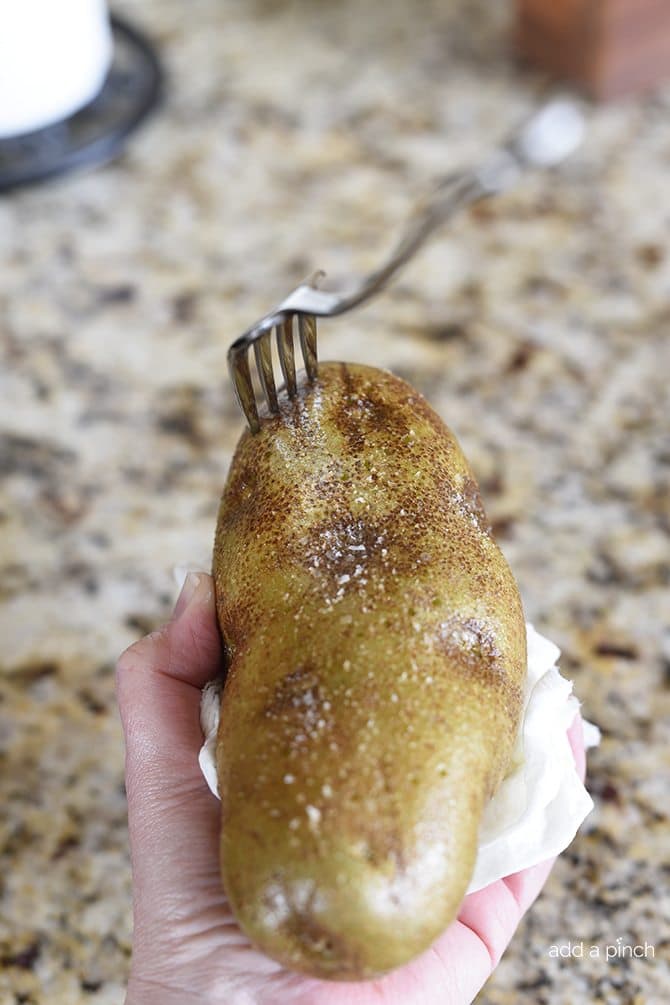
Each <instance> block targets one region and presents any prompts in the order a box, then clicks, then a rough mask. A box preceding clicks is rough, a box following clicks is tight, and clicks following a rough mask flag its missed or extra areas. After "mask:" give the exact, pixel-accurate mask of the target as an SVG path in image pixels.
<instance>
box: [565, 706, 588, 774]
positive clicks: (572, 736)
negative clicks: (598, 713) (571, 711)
mask: <svg viewBox="0 0 670 1005" xmlns="http://www.w3.org/2000/svg"><path fill="white" fill-rule="evenodd" d="M568 740H569V741H570V746H571V747H572V753H573V755H574V758H575V767H576V768H577V774H578V775H579V777H580V778H581V780H582V781H584V778H585V777H586V751H585V749H584V729H583V727H582V716H581V713H580V712H579V711H577V712H576V713H575V717H574V719H573V720H572V725H571V726H570V729H569V730H568Z"/></svg>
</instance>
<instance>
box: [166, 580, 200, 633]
mask: <svg viewBox="0 0 670 1005" xmlns="http://www.w3.org/2000/svg"><path fill="white" fill-rule="evenodd" d="M199 586H200V575H199V574H198V573H197V572H189V573H188V575H187V576H186V579H185V580H184V585H183V586H182V588H181V593H180V594H179V599H178V600H177V603H176V604H175V609H174V614H173V615H172V617H173V618H174V620H175V621H176V620H177V618H180V617H181V616H182V614H183V613H184V611H185V610H186V608H187V607H188V606H189V604H190V603H191V601H192V600H193V597H194V596H195V594H196V592H197V590H198V587H199Z"/></svg>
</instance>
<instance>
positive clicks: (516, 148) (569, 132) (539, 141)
mask: <svg viewBox="0 0 670 1005" xmlns="http://www.w3.org/2000/svg"><path fill="white" fill-rule="evenodd" d="M584 129H585V126H584V118H583V116H582V113H581V111H580V108H579V106H578V104H577V103H576V102H575V101H574V100H572V99H570V98H554V99H553V100H552V101H549V102H548V103H547V104H545V105H543V106H542V107H540V108H539V109H538V110H537V111H536V112H535V113H534V114H533V115H532V116H531V117H530V118H529V119H527V120H526V121H525V122H524V123H522V124H521V125H520V126H519V127H517V129H516V130H515V131H514V132H513V133H511V134H510V135H509V136H508V138H507V139H506V140H505V141H504V142H503V143H501V144H500V146H499V147H498V148H497V149H496V150H495V151H494V152H493V153H492V154H490V155H489V156H488V157H487V158H486V159H485V160H484V161H482V163H481V164H479V165H478V166H475V167H471V168H466V169H464V170H461V171H457V172H454V173H452V174H449V175H447V176H445V177H444V178H442V179H441V180H440V181H438V183H437V184H436V185H435V187H434V189H433V190H432V192H430V194H429V195H428V196H427V197H426V198H424V199H423V200H422V201H421V202H420V203H419V204H418V205H417V206H416V208H415V210H414V212H413V213H412V214H411V215H410V218H409V220H408V223H407V226H406V228H405V231H404V233H403V235H402V237H401V238H400V240H399V242H398V243H397V244H396V246H395V248H394V249H393V250H392V252H391V253H390V254H389V256H388V258H387V259H386V261H385V262H384V263H383V264H382V265H381V267H380V268H378V269H376V270H375V271H374V272H371V273H369V274H368V275H367V276H364V277H363V278H362V279H360V280H358V282H357V283H356V284H355V285H354V286H352V287H351V288H349V289H344V290H325V289H319V288H318V286H319V283H320V282H321V280H322V279H323V277H324V276H325V273H324V272H315V273H314V274H313V275H312V276H311V277H310V278H309V279H307V280H305V281H304V282H302V283H301V284H300V285H299V286H297V287H296V288H295V289H294V290H293V291H292V292H291V293H289V295H288V296H287V297H286V298H285V299H284V300H282V302H281V303H280V304H279V305H278V306H277V307H276V308H275V309H274V310H273V311H271V312H270V313H269V314H266V315H265V316H264V317H262V318H261V319H260V321H257V322H256V324H254V325H252V327H251V328H249V329H248V330H247V331H245V332H244V333H243V334H242V335H240V336H239V338H237V339H235V341H234V342H233V344H232V345H231V346H230V349H229V350H228V366H229V370H230V375H231V378H232V381H233V386H234V388H235V393H236V396H237V400H238V402H239V404H240V407H241V408H242V411H243V412H244V415H245V417H246V420H247V422H248V424H249V428H250V429H251V432H252V433H256V432H258V430H259V428H260V418H259V406H258V402H257V401H256V394H255V391H254V386H253V382H252V376H251V368H250V365H249V351H250V349H251V348H252V347H253V351H254V357H255V363H256V371H257V374H258V378H259V382H260V385H261V388H262V391H263V395H264V398H265V401H266V403H267V407H268V411H269V413H270V414H271V415H276V414H278V413H279V399H278V394H279V391H278V389H277V385H276V383H275V378H274V372H273V364H272V332H273V330H274V332H275V338H276V345H277V355H278V358H279V365H280V369H281V372H282V375H283V378H284V385H285V388H286V393H287V394H288V397H289V398H295V397H296V395H297V393H298V381H297V376H296V368H295V347H294V320H295V319H296V318H297V325H298V336H299V341H300V348H301V351H302V358H303V363H304V366H305V371H306V374H307V380H308V381H310V382H313V381H314V380H316V377H317V370H318V362H317V347H316V319H317V317H335V316H337V315H338V314H344V313H345V311H349V310H352V308H354V307H357V306H358V305H359V304H362V303H363V302H364V301H366V300H369V299H370V297H372V296H374V295H375V294H376V293H379V291H380V290H381V289H383V287H384V286H386V284H387V283H388V281H389V279H390V278H391V277H392V276H393V275H394V274H395V273H396V272H397V271H398V270H399V269H400V268H401V267H402V266H403V265H404V264H405V263H406V262H407V261H409V259H410V258H412V257H413V255H414V254H415V253H416V252H417V250H418V249H419V248H420V247H421V246H422V245H423V244H424V242H425V241H426V240H427V238H428V237H429V235H430V234H432V232H433V231H434V230H436V229H437V227H439V226H440V225H441V224H443V223H444V222H445V221H446V220H448V219H449V217H451V216H452V215H453V214H454V213H455V212H456V211H457V210H459V209H462V208H463V207H465V206H468V205H470V204H471V203H474V202H478V201H479V200H480V199H484V198H486V197H487V196H491V195H495V194H496V193H498V192H502V191H504V190H506V189H507V188H509V187H510V186H511V185H513V184H514V183H515V182H516V180H517V178H518V177H519V176H520V174H521V172H522V171H523V170H525V169H527V168H532V167H552V166H554V165H555V164H558V163H559V162H560V161H562V160H563V159H564V158H565V157H567V156H569V155H570V154H571V153H572V152H573V151H574V150H575V149H576V148H577V147H578V146H579V144H580V143H581V141H582V138H583V135H584ZM280 390H281V388H280Z"/></svg>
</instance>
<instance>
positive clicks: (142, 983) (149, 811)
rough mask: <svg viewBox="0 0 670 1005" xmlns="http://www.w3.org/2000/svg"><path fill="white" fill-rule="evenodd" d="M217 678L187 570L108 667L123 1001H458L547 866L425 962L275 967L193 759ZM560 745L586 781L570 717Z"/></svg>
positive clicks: (209, 610) (207, 628)
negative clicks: (129, 926)
mask: <svg viewBox="0 0 670 1005" xmlns="http://www.w3.org/2000/svg"><path fill="white" fill-rule="evenodd" d="M221 670H222V653H221V642H220V638H219V634H218V629H217V624H216V613H215V607H214V588H213V582H212V579H211V577H210V576H208V575H206V574H205V573H197V574H195V573H191V574H189V576H188V577H187V579H186V582H185V583H184V587H183V589H182V592H181V594H180V597H179V600H178V601H177V606H176V607H175V611H174V614H173V617H172V619H171V620H170V621H169V622H168V623H167V624H166V625H165V626H164V627H163V628H162V629H160V630H159V631H157V632H153V633H152V634H151V635H148V636H147V637H146V638H143V639H141V640H140V641H139V642H136V643H135V644H134V645H132V646H131V647H130V648H129V649H127V650H126V652H125V653H124V654H123V655H122V656H121V658H120V660H119V663H118V668H117V693H118V701H119V708H120V712H121V720H122V723H123V729H124V734H125V738H126V788H127V793H128V825H129V832H130V847H131V857H132V867H133V911H134V919H135V925H134V933H133V959H132V966H131V975H130V980H129V984H128V994H127V998H126V1005H154V1003H160V1005H191V1003H192V1005H196V1003H198V1005H371V1003H375V1005H408V1003H410V1002H411V1003H412V1005H467V1003H469V1002H471V1001H472V999H473V998H474V997H475V995H476V994H477V991H478V990H479V989H480V988H481V986H482V984H483V983H484V982H485V980H486V979H487V978H488V976H489V975H490V973H491V972H492V970H493V969H494V968H495V966H496V965H497V963H498V960H499V959H500V957H501V956H502V954H503V952H504V950H505V948H506V946H507V944H508V943H509V941H510V939H511V938H512V935H513V934H514V931H515V929H516V927H517V925H518V923H519V921H520V919H521V917H522V915H523V914H524V912H525V911H526V910H527V908H528V907H529V906H530V905H531V904H532V903H533V901H534V900H535V898H536V897H537V895H538V893H539V892H540V890H541V889H542V886H543V885H544V882H545V880H546V879H547V876H548V875H549V872H550V870H551V868H552V866H553V864H554V860H553V859H552V860H550V861H547V862H542V863H540V864H539V865H536V866H533V867H532V868H530V869H524V870H523V872H519V873H516V874H514V875H512V876H508V877H506V878H505V879H501V880H498V881H497V882H496V883H492V884H491V885H490V886H487V887H486V888H485V889H483V890H479V891H477V892H476V893H472V894H470V895H469V896H467V897H466V898H465V900H464V901H463V903H462V905H461V909H460V911H459V914H458V919H457V920H456V921H454V922H453V924H452V925H450V926H449V928H448V929H447V931H446V932H444V934H443V935H442V936H441V937H440V938H439V939H438V940H437V942H435V944H434V945H433V946H432V947H431V948H430V949H429V950H428V951H427V952H425V953H424V954H423V955H422V956H420V957H418V958H417V959H415V960H413V961H412V962H411V963H409V964H408V965H407V966H404V967H401V968H400V969H398V970H395V971H393V972H392V973H390V974H387V975H386V976H385V977H382V978H379V979H378V980H373V981H366V982H362V983H340V984H338V983H334V982H329V981H321V980H316V979H314V978H310V977H305V976H302V975H300V974H295V973H292V972H290V971H288V970H285V969H284V968H283V967H282V966H280V964H278V963H275V962H274V961H273V960H271V959H269V958H268V957H266V956H264V955H263V954H262V953H260V952H258V951H257V950H256V949H254V948H253V946H252V945H251V943H250V942H249V941H248V939H247V938H246V936H245V935H244V934H243V933H242V932H241V931H240V929H239V928H238V927H237V924H236V922H235V919H234V917H233V915H232V912H231V910H230V907H229V906H228V903H227V901H226V898H225V895H224V893H223V890H222V886H221V878H220V873H219V851H218V845H219V827H220V820H219V814H220V807H219V804H218V802H217V800H216V799H215V798H214V796H213V795H212V794H211V792H210V791H209V789H208V788H207V785H206V783H205V780H204V778H203V776H202V774H201V772H200V768H199V766H198V756H197V755H198V750H199V749H200V746H201V745H202V739H203V738H202V732H201V729H200V691H201V688H202V687H203V685H204V684H205V683H206V682H207V681H208V680H211V679H212V678H213V677H216V676H217V675H218V674H219V673H220V672H221ZM568 735H569V738H570V743H571V745H572V749H573V753H574V756H575V763H576V765H577V770H578V772H579V774H580V776H581V777H582V778H583V777H584V771H585V755H584V743H583V737H582V724H581V718H580V716H579V713H577V715H576V716H575V720H574V722H573V724H572V726H571V727H570V730H569V731H568Z"/></svg>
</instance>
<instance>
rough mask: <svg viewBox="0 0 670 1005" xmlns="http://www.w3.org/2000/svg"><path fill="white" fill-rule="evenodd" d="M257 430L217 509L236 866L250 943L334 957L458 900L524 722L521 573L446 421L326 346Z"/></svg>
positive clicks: (402, 933) (365, 963) (225, 817)
mask: <svg viewBox="0 0 670 1005" xmlns="http://www.w3.org/2000/svg"><path fill="white" fill-rule="evenodd" d="M281 409H282V410H281V414H280V415H279V416H274V417H265V418H263V420H262V423H261V429H260V431H259V432H258V433H257V434H256V435H251V434H250V433H249V432H246V433H244V435H243V436H242V438H241V440H240V442H239V444H238V447H237V450H236V453H235V456H234V459H233V462H232V464H231V468H230V472H229V475H228V480H227V484H226V487H225V490H224V493H223V498H222V501H221V507H220V510H219V518H218V525H217V530H216V540H215V549H214V577H215V584H216V598H217V612H218V617H219V623H220V627H221V632H222V635H223V639H224V644H225V647H226V652H227V656H228V676H227V680H226V685H225V689H224V692H223V696H222V703H221V720H220V727H219V734H218V741H217V771H218V779H219V789H220V794H221V801H222V828H221V871H222V879H223V883H224V886H225V889H226V892H227V894H228V897H229V899H230V903H231V905H232V908H233V911H234V913H235V916H236V918H237V920H238V922H239V924H240V926H241V927H242V929H243V930H244V931H245V932H246V934H247V935H248V936H249V938H250V939H251V940H252V942H253V943H254V944H255V945H256V946H257V947H258V948H260V949H261V950H263V951H264V952H265V953H267V954H268V955H269V956H271V957H273V958H274V959H276V960H278V961H279V962H280V963H282V964H284V966H286V967H289V968H291V969H293V970H298V971H302V972H304V973H307V974H311V975H313V976H315V977H320V978H326V979H332V980H360V979H362V978H370V977H375V976H378V975H380V974H383V973H385V972H387V971H389V970H391V969H393V968H394V967H398V966H400V965H401V964H403V963H406V962H407V961H409V960H410V959H412V958H413V957H414V956H416V955H417V954H419V953H421V952H422V951H423V950H425V949H427V948H428V947H429V946H430V945H431V943H432V942H433V941H434V940H435V939H436V938H437V936H438V935H440V933H441V932H442V931H443V930H444V929H445V928H446V927H447V926H448V925H449V923H450V922H451V921H452V920H453V919H454V917H455V916H456V913H457V911H458V908H459V906H460V903H461V901H462V899H463V896H464V894H465V891H466V889H467V886H468V883H469V880H470V876H471V874H472V869H473V866H474V859H475V853H476V847H477V831H478V826H479V822H480V817H481V813H482V809H483V807H484V805H485V803H486V801H487V800H488V799H489V798H490V796H491V795H492V793H493V792H494V791H495V789H496V787H497V786H498V784H499V782H500V781H501V780H502V778H503V777H504V774H505V772H506V770H507V768H508V764H509V759H510V755H511V751H512V747H513V744H514V740H515V736H516V733H517V729H518V726H519V719H520V714H521V695H522V683H523V679H524V677H525V673H526V634H525V626H524V618H523V612H522V608H521V602H520V599H519V593H518V590H517V587H516V583H515V581H514V578H513V576H512V574H511V572H510V570H509V567H508V565H507V563H506V561H505V559H504V558H503V556H502V554H501V552H500V550H499V549H498V547H497V545H496V544H495V542H494V541H493V538H492V537H491V534H490V529H489V526H488V523H487V520H486V516H485V513H484V509H483V507H482V503H481V500H480V496H479V491H478V487H477V484H476V482H475V480H474V478H473V476H472V473H471V471H470V469H469V467H468V464H467V462H466V460H465V458H464V456H463V454H462V453H461V450H460V448H459V446H458V444H457V442H456V440H455V438H454V437H453V435H452V434H451V433H450V431H449V430H448V429H447V427H446V426H445V425H444V423H443V422H442V420H441V419H440V418H439V417H438V415H437V414H436V413H435V412H434V411H433V410H432V409H431V408H430V407H429V405H428V404H427V403H426V401H425V400H424V398H422V397H421V395H420V394H419V393H418V392H417V391H415V390H414V389H413V388H412V387H411V386H410V385H409V384H407V383H406V382H405V381H403V380H400V379H399V378H398V377H395V376H393V375H392V374H390V373H388V372H386V371H382V370H377V369H374V368H371V367H367V366H361V365H354V364H344V363H322V364H321V365H320V368H319V376H318V379H317V380H316V382H315V383H314V384H307V383H303V384H302V385H301V387H300V390H299V394H298V397H297V399H295V400H294V401H288V400H285V401H284V403H283V404H282V406H281Z"/></svg>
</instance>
